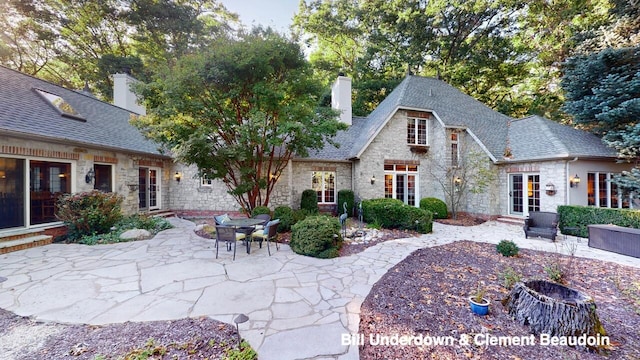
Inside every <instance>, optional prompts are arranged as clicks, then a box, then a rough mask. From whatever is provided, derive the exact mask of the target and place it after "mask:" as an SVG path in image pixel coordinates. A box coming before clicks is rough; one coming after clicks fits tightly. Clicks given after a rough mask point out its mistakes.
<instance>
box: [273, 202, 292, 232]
mask: <svg viewBox="0 0 640 360" xmlns="http://www.w3.org/2000/svg"><path fill="white" fill-rule="evenodd" d="M273 218H274V219H280V224H279V225H278V232H287V231H290V230H291V226H293V224H295V223H296V221H295V217H294V213H293V210H292V209H291V208H290V207H288V206H278V207H277V208H275V209H274V210H273Z"/></svg>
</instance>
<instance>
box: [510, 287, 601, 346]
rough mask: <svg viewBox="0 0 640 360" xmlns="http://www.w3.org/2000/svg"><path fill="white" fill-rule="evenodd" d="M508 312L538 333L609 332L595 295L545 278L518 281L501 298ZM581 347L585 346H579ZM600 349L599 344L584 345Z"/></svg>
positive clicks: (573, 335) (568, 334) (577, 333)
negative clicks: (602, 322)
mask: <svg viewBox="0 0 640 360" xmlns="http://www.w3.org/2000/svg"><path fill="white" fill-rule="evenodd" d="M502 305H504V306H505V307H506V308H507V312H508V313H509V315H511V316H512V317H513V318H514V319H515V320H516V321H518V322H519V323H520V324H522V325H529V328H530V330H531V332H532V333H534V334H536V335H540V334H548V335H550V336H557V337H578V336H581V335H584V334H586V336H590V337H591V336H592V337H598V336H606V334H607V333H606V331H605V330H604V327H603V326H602V324H601V323H600V319H599V318H598V314H597V313H596V304H595V302H594V301H593V298H592V297H590V296H588V295H587V294H584V293H582V292H580V291H577V290H574V289H570V288H568V287H566V286H563V285H560V284H556V283H553V282H549V281H544V280H533V281H528V282H525V283H522V282H519V283H516V284H515V286H514V287H513V289H512V290H511V292H510V293H509V295H508V296H507V297H506V298H505V299H504V300H502ZM580 347H582V346H580ZM584 347H586V348H588V349H589V350H595V351H598V350H599V347H598V346H590V345H585V346H584Z"/></svg>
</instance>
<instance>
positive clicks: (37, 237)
mask: <svg viewBox="0 0 640 360" xmlns="http://www.w3.org/2000/svg"><path fill="white" fill-rule="evenodd" d="M52 242H53V236H50V235H45V234H44V231H42V230H16V231H8V232H4V233H2V234H0V254H6V253H10V252H12V251H19V250H25V249H30V248H33V247H36V246H43V245H49V244H51V243H52Z"/></svg>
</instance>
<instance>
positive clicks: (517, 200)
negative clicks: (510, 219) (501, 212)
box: [509, 174, 540, 216]
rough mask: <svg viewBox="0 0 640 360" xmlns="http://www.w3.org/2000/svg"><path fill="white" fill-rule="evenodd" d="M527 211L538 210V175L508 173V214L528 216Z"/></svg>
mask: <svg viewBox="0 0 640 360" xmlns="http://www.w3.org/2000/svg"><path fill="white" fill-rule="evenodd" d="M529 211H540V175H537V174H510V175H509V214H510V215H517V216H528V215H529Z"/></svg>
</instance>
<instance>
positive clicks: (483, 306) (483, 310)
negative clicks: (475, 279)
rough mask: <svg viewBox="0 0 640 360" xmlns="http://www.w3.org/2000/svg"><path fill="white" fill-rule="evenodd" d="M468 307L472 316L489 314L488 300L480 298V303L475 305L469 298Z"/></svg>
mask: <svg viewBox="0 0 640 360" xmlns="http://www.w3.org/2000/svg"><path fill="white" fill-rule="evenodd" d="M469 305H471V311H473V313H474V314H477V315H480V316H485V315H487V314H488V313H489V300H487V299H485V298H482V303H477V302H475V301H473V299H472V298H469Z"/></svg>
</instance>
